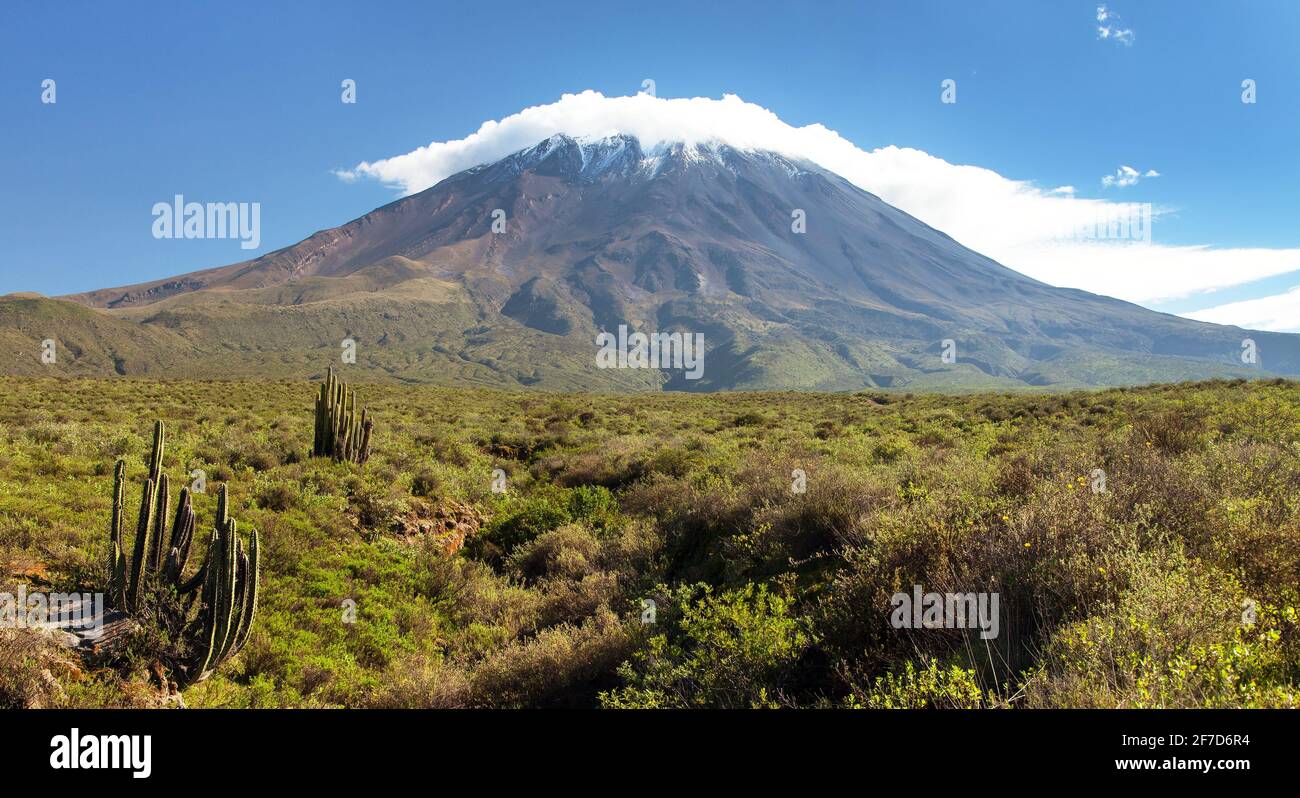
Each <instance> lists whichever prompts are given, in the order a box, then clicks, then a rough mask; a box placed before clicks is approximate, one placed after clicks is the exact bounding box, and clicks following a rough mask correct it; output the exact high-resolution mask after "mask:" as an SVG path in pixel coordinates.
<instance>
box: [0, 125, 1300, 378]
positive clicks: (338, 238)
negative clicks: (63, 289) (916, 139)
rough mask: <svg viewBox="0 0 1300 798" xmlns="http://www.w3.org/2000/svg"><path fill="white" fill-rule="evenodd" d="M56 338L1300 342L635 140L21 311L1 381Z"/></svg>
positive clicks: (580, 355)
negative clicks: (1216, 321) (259, 251)
mask: <svg viewBox="0 0 1300 798" xmlns="http://www.w3.org/2000/svg"><path fill="white" fill-rule="evenodd" d="M69 300H71V301H69ZM620 328H625V329H626V330H630V331H633V332H634V333H635V332H642V333H645V334H653V333H660V334H664V335H667V334H673V333H681V334H683V335H693V336H694V335H702V336H703V341H704V347H705V354H704V364H703V368H702V369H700V370H699V372H698V373H697V374H696V375H695V376H696V377H698V379H693V378H688V376H687V375H686V374H685V373H683V371H682V370H679V369H674V368H672V367H671V364H667V366H668V367H665V368H658V367H654V368H598V367H597V362H596V360H597V359H596V354H597V351H598V347H597V346H596V343H595V342H596V341H597V338H598V336H600V335H601V334H602V333H612V332H613V331H616V330H619V329H620ZM47 338H54V339H55V340H56V342H59V343H60V344H61V346H60V351H61V352H62V353H63V355H62V358H61V361H60V362H61V365H60V368H61V369H64V370H65V371H67V372H69V373H80V374H105V375H109V374H121V375H133V374H141V375H143V374H153V375H156V376H186V377H302V376H307V375H309V374H317V373H320V372H322V371H323V369H324V368H325V366H326V365H327V364H331V363H337V362H338V361H339V352H340V345H341V342H343V341H344V340H345V339H347V340H350V341H352V342H354V343H355V352H356V362H355V363H349V364H348V365H346V366H344V368H345V369H349V370H352V377H351V378H355V379H386V380H400V381H404V382H431V383H445V384H475V385H494V386H498V387H507V388H517V387H521V386H528V387H540V388H550V389H562V390H662V389H680V390H738V389H743V390H751V389H753V390H760V389H761V390H767V389H797V390H855V389H861V388H902V387H906V388H907V389H909V390H913V389H915V390H943V389H967V388H1008V389H1010V388H1017V387H1026V386H1059V387H1083V386H1100V385H1117V384H1137V383H1148V382H1163V381H1173V380H1185V379H1201V378H1207V377H1251V376H1262V375H1265V374H1270V373H1272V374H1283V375H1295V374H1300V336H1294V335H1286V334H1280V333H1268V332H1251V331H1246V330H1241V329H1239V328H1235V327H1223V326H1218V325H1213V324H1207V323H1203V322H1197V321H1192V320H1189V319H1184V318H1179V317H1176V316H1171V315H1167V314H1162V313H1157V312H1154V311H1151V310H1147V309H1145V308H1142V307H1139V306H1137V305H1133V304H1130V303H1127V302H1122V301H1120V300H1116V299H1112V298H1108V297H1103V296H1098V295H1095V294H1090V293H1087V292H1084V291H1079V290H1074V289H1065V288H1057V287H1053V286H1050V285H1046V284H1044V283H1041V282H1038V281H1036V280H1033V279H1031V278H1029V277H1026V276H1025V275H1023V274H1020V273H1018V272H1015V271H1013V270H1011V269H1008V268H1006V267H1004V266H1002V265H1000V264H998V263H996V262H994V261H993V260H991V259H989V258H987V257H984V256H982V255H980V254H979V253H977V252H974V251H972V250H970V249H968V248H966V247H964V246H962V245H961V244H959V243H958V242H956V241H954V240H953V239H952V238H950V237H949V236H947V235H945V234H944V233H942V232H940V231H938V230H935V229H933V228H930V227H928V226H927V225H925V224H923V223H922V222H920V221H918V220H917V219H915V218H913V217H911V216H908V215H907V214H906V213H903V212H902V211H900V210H898V209H897V208H894V207H892V206H890V205H888V204H886V203H885V202H883V201H881V200H880V199H879V198H878V197H876V196H874V195H872V194H870V193H868V192H866V191H863V190H862V189H860V188H858V187H856V186H854V185H853V184H851V183H850V182H849V181H847V180H845V179H844V178H842V177H840V176H838V175H836V174H834V173H832V172H829V171H827V170H825V169H823V168H821V167H819V166H816V165H814V164H812V163H810V162H807V161H802V160H799V159H795V158H791V157H787V156H783V155H779V154H776V153H773V152H769V151H761V150H746V149H738V148H735V147H732V146H729V145H727V144H723V143H700V144H685V143H665V144H658V145H656V146H654V147H651V148H644V149H643V148H642V146H641V145H640V143H639V142H638V140H637V139H635V138H632V137H629V136H622V135H620V136H610V137H606V138H600V139H574V138H571V137H568V136H563V135H557V136H552V137H551V138H548V139H546V140H544V141H541V142H539V143H537V144H536V145H534V146H532V147H529V148H527V149H524V150H521V151H519V152H516V153H514V154H512V155H509V156H507V157H505V158H503V159H501V160H499V161H496V162H494V163H490V164H484V165H480V166H477V167H474V168H472V169H468V170H466V171H463V172H460V173H458V174H456V175H453V176H451V177H448V178H447V179H445V180H443V181H441V182H439V183H438V184H437V185H435V186H433V187H431V188H429V189H427V190H425V191H422V192H420V193H417V194H413V195H411V196H407V197H404V198H402V199H400V200H397V201H396V202H393V203H391V204H388V205H385V206H383V207H381V208H378V209H376V210H374V211H372V212H370V213H368V214H366V215H365V216H363V217H361V218H359V219H356V220H354V221H351V222H348V223H347V224H344V225H342V226H339V227H335V228H332V229H328V230H323V231H321V232H318V233H316V234H314V235H312V236H311V237H309V238H307V239H305V240H304V241H302V242H300V243H298V244H295V245H293V246H290V247H287V248H285V249H281V250H278V251H275V252H272V253H269V254H267V255H265V256H262V257H259V258H257V259H254V260H250V261H245V262H242V263H236V264H234V265H230V266H223V267H220V268H215V269H208V270H205V271H199V272H194V273H191V274H185V275H181V276H178V277H172V278H168V279H165V280H158V281H155V282H150V283H143V284H139V285H131V286H125V287H120V288H107V289H102V290H97V291H91V292H88V293H84V294H78V295H73V296H69V297H64V298H62V299H61V300H51V299H43V298H34V297H18V296H12V297H9V298H6V299H4V300H3V301H0V339H4V340H5V342H6V344H9V346H6V347H5V349H6V350H11V351H12V352H14V353H15V354H13V355H11V357H10V358H9V359H8V360H7V361H6V362H4V363H0V369H3V370H5V371H7V372H9V373H32V374H48V373H49V372H48V371H47V370H45V367H44V366H43V365H42V364H41V363H40V359H39V353H40V351H41V350H40V342H41V341H42V340H45V339H47ZM1245 339H1251V340H1252V341H1253V342H1254V346H1255V347H1256V348H1257V351H1258V352H1259V358H1260V361H1259V362H1260V363H1261V364H1266V365H1267V368H1268V370H1267V371H1265V370H1264V369H1263V368H1261V367H1260V366H1255V365H1250V364H1246V363H1243V362H1242V357H1241V353H1242V351H1243V341H1244V340H1245ZM651 365H659V364H651Z"/></svg>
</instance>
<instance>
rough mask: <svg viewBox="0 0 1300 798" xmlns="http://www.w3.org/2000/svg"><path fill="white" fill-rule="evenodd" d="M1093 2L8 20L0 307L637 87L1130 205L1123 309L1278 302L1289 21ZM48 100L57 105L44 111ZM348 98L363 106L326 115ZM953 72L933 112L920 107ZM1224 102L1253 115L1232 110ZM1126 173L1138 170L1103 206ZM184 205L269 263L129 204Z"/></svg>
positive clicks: (141, 13)
mask: <svg viewBox="0 0 1300 798" xmlns="http://www.w3.org/2000/svg"><path fill="white" fill-rule="evenodd" d="M1098 5H1099V4H1098V3H1096V2H1067V1H1064V0H1056V1H1055V2H1050V3H1044V2H1005V3H996V2H995V3H984V2H872V3H822V4H816V5H815V6H814V5H812V4H806V3H800V4H768V3H762V2H743V3H729V2H716V3H709V4H699V3H674V2H659V3H655V4H651V5H644V4H639V5H632V4H627V5H623V4H602V5H598V6H592V5H591V4H573V5H570V6H568V7H567V9H566V4H564V3H559V2H554V3H513V2H496V3H491V4H480V5H477V6H476V7H471V6H470V4H465V3H456V4H443V3H436V4H435V3H409V4H408V3H366V4H361V3H356V4H350V3H349V4H345V3H316V4H312V6H311V9H312V10H310V11H308V10H307V9H308V7H307V6H305V5H303V4H291V3H287V2H270V3H267V2H264V3H251V2H225V3H221V4H203V5H202V6H201V5H200V4H197V3H184V4H180V3H166V4H163V3H156V4H155V3H145V2H140V3H130V4H127V3H102V2H69V3H48V4H35V3H32V4H21V5H18V6H11V7H10V8H8V9H7V10H6V17H7V19H6V23H5V25H4V26H3V28H0V109H3V116H2V117H0V122H2V123H3V124H0V148H2V149H0V151H2V152H3V153H4V155H3V156H2V157H3V158H4V163H3V175H4V178H3V183H2V184H0V185H2V186H3V188H0V238H2V239H3V242H4V246H3V247H2V248H0V293H3V292H9V291H22V290H35V291H40V292H42V293H45V294H51V295H54V294H63V293H69V292H74V291H81V290H86V289H90V288H98V287H104V286H109V285H120V284H126V283H131V282H137V281H141V280H146V279H154V278H159V277H164V276H169V275H173V274H179V273H183V272H186V271H192V270H194V269H199V268H205V267H210V266H218V265H223V264H226V263H231V262H235V261H239V260H244V259H246V258H248V257H250V256H255V255H257V254H262V253H265V252H269V251H271V250H273V249H276V248H279V247H282V246H286V245H289V244H292V243H295V242H297V241H299V240H301V239H302V238H304V237H306V236H307V235H309V234H311V233H312V232H314V231H316V230H319V229H322V228H327V227H331V226H334V225H337V224H340V223H343V222H346V221H348V220H350V219H352V218H355V217H357V216H359V215H361V214H363V213H365V212H366V211H368V210H370V209H372V208H374V207H376V206H378V205H381V204H384V203H386V202H388V201H391V200H392V199H393V198H394V197H396V196H398V195H399V193H400V192H399V191H398V190H396V189H394V187H393V186H391V185H386V184H384V183H383V182H381V181H378V180H354V181H345V180H340V179H339V177H338V176H337V175H336V174H335V173H334V170H336V169H347V168H351V167H354V166H355V165H356V164H358V163H360V162H362V161H375V160H379V159H384V158H391V157H393V156H398V155H401V154H403V153H407V152H410V151H412V150H415V149H416V148H417V147H420V146H423V145H427V144H429V143H430V142H444V141H455V140H458V139H462V138H464V137H465V136H467V135H469V134H470V133H472V132H473V131H475V130H476V129H478V128H479V126H480V125H481V124H482V123H483V122H484V121H487V120H497V119H502V118H504V117H507V116H509V115H511V114H515V113H517V112H519V111H521V110H522V109H525V108H528V107H530V106H538V105H547V104H551V103H555V102H556V101H557V100H559V99H560V97H561V95H563V94H565V93H574V92H580V91H583V90H587V89H592V90H595V91H598V92H600V93H602V94H603V95H605V96H606V97H615V96H620V95H630V94H634V93H636V92H637V91H638V90H639V88H640V87H641V82H642V80H644V79H645V78H652V79H654V81H655V83H656V88H657V93H658V95H659V96H660V97H662V98H670V97H696V96H700V97H712V98H720V97H722V96H723V95H724V94H728V93H729V94H735V95H739V96H740V97H741V98H743V99H744V100H745V101H747V102H748V103H753V104H755V105H757V106H761V107H763V108H766V109H769V110H770V111H772V112H773V113H775V114H777V115H778V116H779V117H780V119H781V120H783V121H784V122H786V123H788V124H789V125H792V126H795V127H800V126H804V125H809V124H813V123H821V124H823V125H825V126H826V127H828V128H831V129H832V130H834V131H837V132H838V133H839V134H840V135H841V136H842V137H843V138H845V139H847V140H849V141H851V142H853V143H854V144H855V145H857V147H859V148H861V149H862V150H864V151H872V150H875V149H876V148H880V147H885V146H888V145H896V146H898V147H907V148H915V149H917V150H921V151H923V152H924V153H928V154H929V155H930V156H934V158H936V159H941V160H942V162H946V163H947V164H969V165H974V166H978V167H982V168H984V169H987V170H992V172H995V173H997V174H998V175H1001V176H1002V177H1004V178H1008V179H1010V180H1014V181H1029V183H1030V184H1031V185H1033V186H1038V187H1041V188H1042V189H1044V190H1047V189H1051V188H1055V187H1060V186H1072V187H1074V195H1073V196H1075V197H1079V198H1097V199H1105V200H1111V201H1122V202H1141V203H1152V204H1153V205H1155V206H1156V207H1157V208H1158V209H1159V210H1160V214H1159V216H1158V222H1157V225H1156V227H1155V234H1154V242H1155V243H1156V244H1159V245H1160V246H1159V247H1154V248H1153V254H1152V257H1151V260H1152V261H1153V262H1154V261H1157V260H1158V261H1160V263H1159V271H1156V268H1157V267H1156V266H1153V267H1152V270H1153V271H1152V272H1151V273H1152V274H1159V278H1158V281H1167V282H1170V283H1172V287H1171V288H1170V290H1168V291H1163V292H1162V291H1157V290H1155V289H1151V288H1147V289H1146V290H1145V292H1137V293H1131V294H1130V296H1127V297H1126V298H1134V299H1138V300H1140V301H1142V302H1143V304H1147V305H1148V306H1152V307H1156V308H1157V309H1163V310H1169V311H1171V312H1189V311H1198V310H1203V309H1206V308H1215V307H1218V306H1222V305H1225V304H1227V303H1231V302H1238V301H1241V300H1252V299H1259V298H1261V297H1268V296H1274V295H1282V294H1285V292H1287V291H1288V290H1290V289H1292V288H1295V287H1297V286H1300V257H1297V258H1295V260H1294V261H1290V260H1289V259H1290V258H1291V253H1289V252H1288V251H1289V250H1296V251H1300V223H1297V222H1298V221H1300V189H1298V188H1297V187H1298V186H1300V146H1298V145H1300V52H1298V51H1297V48H1296V43H1297V42H1300V4H1297V3H1292V2H1254V3H1248V4H1244V3H1231V4H1228V3H1223V4H1220V3H1213V2H1197V3H1194V4H1188V3H1166V2H1150V1H1149V0H1143V2H1135V1H1134V0H1127V1H1119V2H1112V3H1107V4H1106V9H1107V10H1106V14H1105V19H1104V20H1102V21H1099V20H1098V17H1099V16H1102V15H1099V14H1098ZM1102 27H1105V28H1107V29H1108V30H1109V31H1110V32H1111V33H1112V34H1115V35H1109V36H1106V37H1103V36H1101V35H1100V34H1099V28H1102ZM1122 31H1131V35H1128V34H1123V35H1121V32H1122ZM46 78H51V79H54V80H55V81H56V86H57V88H56V90H57V102H56V103H54V104H44V103H42V102H41V81H42V80H44V79H46ZM345 78H350V79H353V80H355V81H356V82H357V102H356V103H355V104H344V103H342V102H340V91H341V89H340V82H341V81H342V80H343V79H345ZM948 78H951V79H953V80H955V81H956V82H957V100H958V101H957V102H956V103H955V104H944V103H942V102H940V82H941V81H942V80H944V79H948ZM1246 78H1250V79H1253V80H1255V81H1256V85H1257V92H1258V100H1257V102H1256V103H1254V104H1245V103H1242V102H1241V94H1242V89H1241V82H1242V80H1243V79H1246ZM1123 166H1131V167H1132V168H1133V169H1135V170H1137V171H1138V172H1139V174H1145V173H1146V172H1148V171H1151V170H1154V171H1156V172H1158V173H1159V176H1158V177H1154V176H1153V177H1146V178H1140V179H1139V181H1138V182H1137V183H1136V184H1135V185H1131V186H1127V187H1119V186H1109V187H1107V186H1104V185H1103V183H1102V178H1103V176H1105V175H1113V174H1116V171H1117V170H1119V169H1120V168H1121V167H1123ZM866 187H867V188H869V189H871V188H873V187H872V186H866ZM895 190H896V191H901V190H902V189H895ZM177 193H181V194H184V195H185V197H186V198H187V199H190V200H197V201H201V202H206V201H248V202H259V203H261V206H262V212H261V225H262V232H261V247H260V248H259V249H257V250H254V251H252V252H248V251H245V250H242V249H240V246H239V242H237V241H234V240H215V241H195V240H157V239H155V238H154V237H153V235H152V233H151V229H152V228H151V225H152V222H153V217H152V215H151V208H152V206H153V204H154V203H156V202H160V201H163V202H166V201H170V199H171V198H172V196H173V195H174V194H177ZM878 193H881V195H882V196H884V197H886V199H890V196H889V195H888V193H882V192H878ZM905 209H906V210H909V211H911V212H914V213H916V215H918V216H921V218H923V219H925V220H927V221H931V223H934V221H932V218H943V217H942V214H939V215H938V216H937V217H932V216H928V215H927V209H926V208H924V207H916V208H911V207H905ZM936 213H938V212H936ZM1002 223H1003V224H1006V225H1008V226H1013V225H1015V224H1017V222H1016V220H1015V219H1010V218H1006V219H1004V220H1003V222H1002ZM936 226H938V225H936ZM958 237H959V240H963V241H967V240H968V239H967V238H965V237H962V236H960V235H959V236H958ZM990 246H993V245H990ZM1192 246H1205V247H1209V248H1211V254H1212V255H1215V252H1214V251H1215V250H1229V249H1246V250H1251V251H1258V252H1255V254H1256V255H1259V256H1260V257H1261V258H1262V259H1264V260H1267V262H1268V263H1269V264H1272V265H1269V266H1268V267H1267V268H1266V269H1265V270H1266V271H1267V272H1268V273H1269V274H1270V275H1271V276H1269V277H1267V278H1265V279H1261V280H1250V281H1246V282H1244V283H1242V282H1240V279H1239V278H1232V277H1228V278H1225V279H1223V280H1212V281H1210V282H1206V279H1201V281H1200V282H1195V281H1192V282H1189V283H1187V284H1186V285H1184V284H1183V283H1180V282H1179V281H1180V280H1182V279H1184V277H1183V276H1182V275H1183V274H1184V273H1186V272H1187V271H1189V270H1185V269H1180V263H1181V260H1180V259H1181V258H1183V257H1185V254H1184V250H1183V249H1182V248H1185V247H1192ZM994 248H995V249H996V247H994ZM989 254H993V255H994V256H995V257H997V256H999V255H1001V254H1002V253H1001V252H991V253H989ZM1019 257H1021V258H1025V257H1028V256H1027V255H1024V254H1023V253H1022V254H1021V255H1020V256H1019ZM1040 259H1041V260H1043V261H1053V263H1045V264H1044V265H1043V266H1042V268H1044V269H1049V271H1048V272H1046V274H1048V275H1053V276H1060V275H1062V274H1065V275H1066V276H1062V277H1060V279H1058V280H1055V281H1057V282H1078V283H1079V284H1080V285H1082V286H1084V287H1089V288H1093V289H1097V290H1102V291H1104V292H1106V293H1111V294H1114V295H1120V296H1124V295H1125V294H1124V292H1125V289H1126V286H1125V284H1124V281H1123V280H1119V279H1113V280H1112V281H1111V282H1110V283H1106V282H1104V281H1103V282H1099V283H1089V282H1088V278H1087V277H1086V276H1079V277H1078V280H1077V281H1076V280H1074V279H1073V277H1072V276H1071V275H1070V274H1069V273H1067V272H1065V271H1064V270H1067V269H1071V270H1074V271H1075V272H1080V273H1081V272H1085V271H1087V270H1088V269H1089V268H1092V267H1091V266H1089V265H1088V264H1087V263H1083V262H1078V263H1076V261H1075V260H1072V259H1071V258H1069V257H1065V256H1064V255H1062V256H1061V257H1059V258H1058V257H1057V256H1056V254H1055V252H1054V251H1045V252H1044V253H1043V254H1042V256H1041V258H1040ZM1287 262H1294V268H1290V267H1279V266H1277V265H1276V264H1277V263H1287ZM1236 263H1237V261H1236V260H1234V259H1233V258H1232V257H1228V256H1222V257H1218V256H1217V255H1216V257H1215V258H1212V259H1210V260H1206V261H1205V262H1203V263H1201V264H1200V266H1199V267H1198V268H1199V269H1200V270H1201V272H1200V273H1201V274H1202V276H1204V274H1205V273H1206V272H1207V271H1208V272H1214V273H1222V274H1226V275H1231V274H1232V273H1233V272H1234V271H1235V270H1236ZM1054 264H1055V265H1054ZM1008 265H1013V266H1015V267H1017V268H1022V269H1023V270H1026V271H1029V272H1030V273H1033V268H1038V266H1037V264H1031V265H1028V266H1027V265H1025V264H1024V263H1020V262H1016V263H1008ZM1051 268H1056V271H1050V269H1051ZM1035 276H1040V275H1038V274H1035ZM1153 279H1154V278H1153ZM1234 281H1235V284H1234ZM1211 283H1212V284H1211ZM1139 294H1141V295H1139ZM1156 294H1161V295H1160V296H1155V295H1156ZM1281 307H1282V308H1283V310H1284V311H1285V309H1286V308H1288V307H1289V306H1288V305H1286V304H1283V305H1282V306H1281ZM1296 307H1300V299H1297V304H1296ZM1216 320H1219V319H1216ZM1225 320H1231V319H1225ZM1273 326H1274V327H1275V328H1286V326H1285V325H1278V324H1274V325H1273ZM1293 327H1294V328H1300V320H1297V321H1296V323H1295V324H1294V325H1293Z"/></svg>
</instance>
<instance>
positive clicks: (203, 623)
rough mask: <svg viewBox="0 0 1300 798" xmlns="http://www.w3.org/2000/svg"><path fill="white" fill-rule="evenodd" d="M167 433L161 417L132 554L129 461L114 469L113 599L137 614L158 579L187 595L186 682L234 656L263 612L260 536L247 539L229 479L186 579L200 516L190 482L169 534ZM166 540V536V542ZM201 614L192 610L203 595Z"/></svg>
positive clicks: (181, 604)
mask: <svg viewBox="0 0 1300 798" xmlns="http://www.w3.org/2000/svg"><path fill="white" fill-rule="evenodd" d="M165 445H166V438H165V434H164V430H163V424H162V422H161V421H157V422H155V423H154V428H153V451H152V454H151V455H150V459H149V476H148V477H147V478H146V479H145V482H144V490H143V492H142V494H141V497H140V513H139V519H138V521H137V523H136V533H135V540H134V542H133V545H132V552H131V555H130V556H129V557H128V556H127V555H126V553H125V548H126V542H125V538H124V537H123V528H122V527H123V519H124V516H123V505H124V500H125V494H126V463H125V462H124V461H122V460H118V461H117V466H116V467H115V468H114V472H113V514H112V520H111V522H110V531H109V563H108V565H109V590H108V599H107V601H108V604H109V606H111V607H114V608H116V609H119V610H121V611H123V612H125V613H127V614H129V615H133V614H136V613H138V612H140V611H141V610H142V609H143V603H144V596H145V594H146V593H147V591H148V589H149V587H150V586H151V585H161V586H163V587H166V588H170V589H171V590H172V591H173V592H174V594H175V595H176V597H177V598H178V599H179V601H178V602H177V604H176V606H175V608H174V609H173V615H174V617H172V618H170V624H169V625H171V626H173V627H174V628H173V631H177V632H180V633H181V634H182V635H183V637H184V640H185V642H186V644H187V645H186V646H185V648H186V651H187V652H188V653H187V656H186V657H185V660H184V661H183V662H181V663H178V664H180V666H181V670H182V671H183V677H184V679H185V681H186V682H192V681H198V680H200V679H203V678H205V677H206V676H207V675H208V674H210V673H211V672H212V671H214V670H216V668H217V667H218V666H219V665H220V664H221V663H222V662H224V661H225V660H227V659H229V658H230V657H232V656H234V655H235V654H236V653H237V652H238V651H239V650H240V648H242V647H243V645H244V643H245V642H247V641H248V635H249V633H250V632H251V631H252V627H253V616H254V613H255V612H256V610H257V580H258V538H257V531H256V530H253V531H251V532H249V534H248V546H247V548H245V547H244V544H243V542H242V541H241V540H240V538H239V534H238V531H237V524H236V522H235V521H234V519H232V518H230V512H229V494H228V493H227V490H226V486H225V485H224V484H222V486H221V488H220V493H219V494H218V496H217V517H216V521H215V524H214V527H213V531H212V536H211V539H210V542H209V543H208V550H207V554H206V555H205V556H204V559H203V564H202V565H201V566H200V567H199V569H198V571H197V572H195V573H194V575H193V576H191V577H190V578H189V579H188V580H187V579H185V578H184V574H185V564H186V563H187V562H188V560H189V556H190V545H191V543H193V540H194V528H195V521H196V515H195V512H194V504H193V500H192V497H191V495H190V491H189V489H188V488H182V489H181V492H180V499H179V502H178V503H177V506H176V512H175V513H174V514H173V515H172V523H171V530H170V533H168V529H167V518H168V510H169V508H170V505H171V487H170V484H169V481H168V478H167V475H166V474H164V473H162V461H163V450H164V447H165ZM164 541H166V542H165V543H164ZM196 598H198V599H199V606H198V609H197V611H196V612H193V613H191V610H192V609H193V605H194V601H195V599H196Z"/></svg>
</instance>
